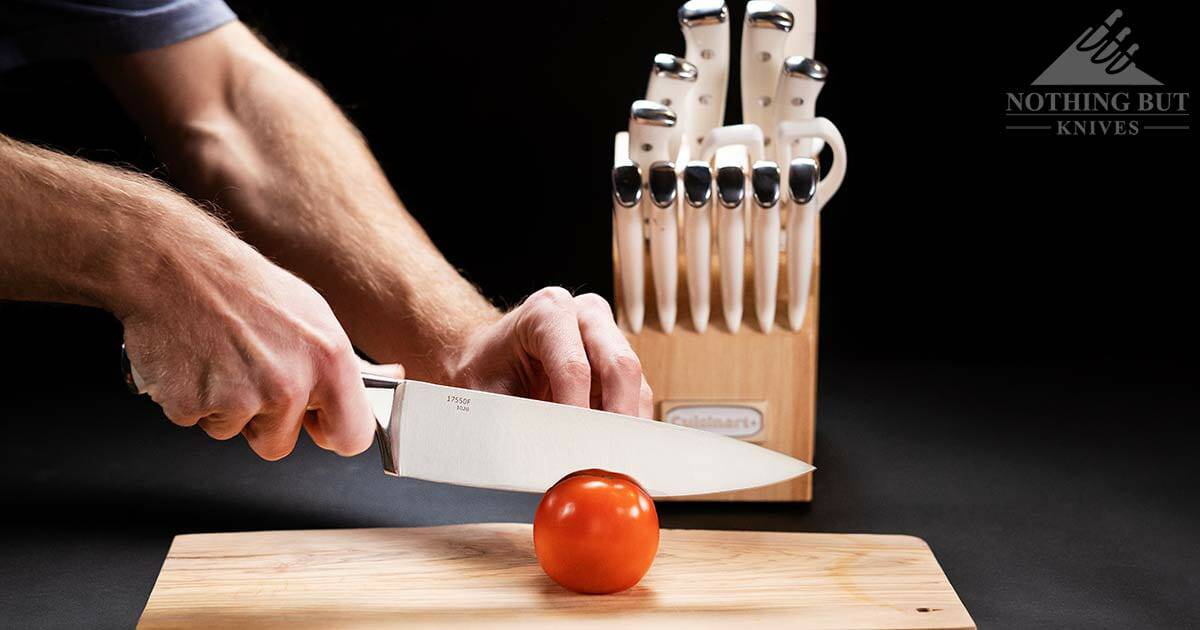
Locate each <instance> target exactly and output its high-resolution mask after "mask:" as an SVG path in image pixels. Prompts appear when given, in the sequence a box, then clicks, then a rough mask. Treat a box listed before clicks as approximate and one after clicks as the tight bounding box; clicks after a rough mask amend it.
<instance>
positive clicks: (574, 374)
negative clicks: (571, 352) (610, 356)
mask: <svg viewBox="0 0 1200 630" xmlns="http://www.w3.org/2000/svg"><path fill="white" fill-rule="evenodd" d="M561 369H562V375H563V377H564V378H565V379H567V380H568V381H571V382H575V383H590V382H591V380H592V366H591V364H589V363H588V361H587V358H585V357H580V356H572V357H569V358H567V360H566V361H564V362H563V364H562V368H561Z"/></svg>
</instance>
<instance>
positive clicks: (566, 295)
mask: <svg viewBox="0 0 1200 630" xmlns="http://www.w3.org/2000/svg"><path fill="white" fill-rule="evenodd" d="M571 299H572V298H571V293H570V292H569V291H567V290H566V289H564V288H562V287H545V288H543V289H538V290H537V292H535V293H534V294H533V295H531V296H529V301H530V302H533V303H534V304H546V305H549V306H553V307H557V308H559V309H566V308H569V307H570V304H571Z"/></svg>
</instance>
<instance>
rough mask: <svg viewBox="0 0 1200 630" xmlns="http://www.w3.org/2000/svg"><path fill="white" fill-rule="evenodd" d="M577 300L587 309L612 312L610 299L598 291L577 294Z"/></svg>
mask: <svg viewBox="0 0 1200 630" xmlns="http://www.w3.org/2000/svg"><path fill="white" fill-rule="evenodd" d="M575 302H576V303H577V304H579V305H580V306H582V307H584V308H587V309H591V310H597V311H604V312H605V313H609V314H611V313H612V308H611V307H610V306H609V305H608V300H606V299H604V298H603V297H601V296H600V295H599V294H596V293H584V294H583V295H580V296H577V297H576V298H575Z"/></svg>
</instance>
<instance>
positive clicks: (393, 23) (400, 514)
mask: <svg viewBox="0 0 1200 630" xmlns="http://www.w3.org/2000/svg"><path fill="white" fill-rule="evenodd" d="M231 4H232V5H233V6H234V8H235V9H236V10H237V11H238V12H239V14H240V15H241V16H242V17H243V19H244V20H246V21H247V22H248V23H250V24H251V25H252V26H254V27H255V28H257V29H259V30H260V31H261V32H262V33H263V34H264V35H265V36H266V37H267V38H268V39H270V41H271V42H272V43H273V44H274V45H275V46H276V47H278V48H279V49H280V50H282V51H283V53H284V54H285V56H286V57H287V58H288V59H290V60H292V61H293V62H295V63H297V64H298V65H299V66H301V67H302V68H304V69H305V70H306V71H307V72H309V73H310V74H311V75H313V76H314V77H315V78H316V79H317V80H319V81H320V82H321V83H322V84H323V85H324V86H325V87H326V88H327V89H328V90H329V91H330V92H331V94H332V95H333V97H334V98H335V100H337V102H338V103H340V104H341V105H342V106H343V107H345V108H346V110H347V112H348V114H349V115H350V117H351V118H352V119H353V120H354V122H355V123H356V124H358V125H359V126H360V128H361V129H362V130H363V132H364V134H365V135H366V137H367V139H368V140H369V142H370V144H371V146H372V147H373V149H374V150H375V151H376V154H377V155H378V157H379V159H380V161H381V162H382V163H383V165H384V168H385V170H386V171H387V173H388V175H389V177H390V178H391V180H392V182H393V184H394V185H395V186H396V188H397V189H398V191H399V192H400V195H401V198H403V199H404V200H405V202H406V203H407V205H408V207H409V209H410V211H411V212H412V213H413V214H414V215H416V216H417V217H418V219H420V221H421V222H422V224H423V225H425V227H426V228H427V229H428V230H429V232H430V234H431V236H432V237H433V239H434V240H435V241H436V242H437V243H438V244H439V245H440V246H441V247H442V249H443V251H444V252H445V253H446V255H447V257H448V258H449V259H450V260H451V261H452V262H453V263H454V264H455V265H457V266H458V267H460V268H462V269H463V270H464V273H465V274H466V275H467V276H468V277H469V278H470V279H471V280H472V281H474V282H476V283H478V284H479V285H480V286H481V287H482V288H483V290H484V291H485V292H486V293H487V294H488V295H489V296H491V297H492V298H493V299H495V300H496V301H497V302H498V303H501V304H512V303H514V302H516V301H518V300H520V299H521V298H522V297H523V296H524V295H526V294H528V293H529V292H531V291H533V290H535V289H536V288H538V287H541V286H544V285H547V284H562V285H564V286H568V287H571V288H573V289H577V290H592V291H598V292H600V293H602V294H605V295H611V275H610V266H609V265H610V263H609V242H610V241H609V238H610V237H609V229H610V228H609V212H610V209H609V206H608V195H609V191H608V169H609V167H610V151H611V141H612V134H613V133H614V132H615V131H616V130H618V129H619V128H621V127H622V126H623V125H624V124H625V117H626V113H627V108H628V105H629V103H630V102H631V101H632V100H633V99H635V98H637V97H638V96H639V95H640V93H641V91H642V90H644V88H645V81H646V76H647V74H648V67H649V61H650V58H651V56H652V55H653V54H654V53H655V52H659V51H665V52H680V51H681V50H682V39H681V38H680V36H679V34H678V30H677V28H676V26H675V21H674V12H675V8H676V6H677V2H675V1H673V0H670V1H657V0H655V1H653V2H651V1H645V0H639V1H637V2H633V1H629V2H594V3H581V2H558V3H549V2H547V3H510V4H506V5H497V4H495V3H490V4H484V3H479V4H477V5H472V4H471V3H456V4H454V5H446V4H436V3H395V6H400V7H402V8H401V9H400V10H398V11H392V12H388V13H385V12H384V11H383V10H382V9H381V8H380V6H381V4H382V3H371V2H357V1H352V0H343V1H342V2H339V3H336V5H330V4H329V3H312V4H309V3H292V2H287V3H284V2H259V3H251V2H231ZM731 5H732V6H731V9H732V12H733V18H734V23H735V24H737V23H739V22H740V19H741V15H742V8H741V5H742V3H731ZM451 7H453V8H451ZM1114 8H1118V7H1116V6H1108V5H1096V4H1094V3H1085V2H1076V3H1065V2H1063V3H1060V2H1055V3H1047V2H1015V3H1006V4H1004V5H974V4H970V3H959V4H951V5H946V6H936V5H934V4H933V3H865V2H859V3H849V2H843V3H838V4H837V5H834V3H832V2H823V3H821V5H820V7H819V12H818V13H819V15H820V22H819V31H820V32H819V34H818V41H817V56H818V57H819V58H820V59H821V60H823V61H825V62H826V63H827V64H828V65H829V66H830V68H831V70H832V76H831V79H830V81H829V83H828V85H827V86H826V88H825V90H824V92H823V93H822V95H821V99H820V104H819V105H818V111H819V113H820V114H822V115H824V116H827V117H829V118H831V119H832V120H834V121H835V122H836V123H837V124H838V126H839V128H840V129H841V130H842V132H843V134H844V136H845V139H846V143H847V146H848V150H849V154H850V162H851V163H850V165H849V172H848V176H847V179H846V182H845V185H844V186H843V188H842V190H841V192H839V193H838V197H837V198H836V199H835V200H834V201H833V202H832V203H831V204H830V205H829V206H828V207H827V211H826V212H825V213H824V214H823V217H822V222H823V223H822V229H823V238H824V240H823V243H822V256H823V269H822V284H821V288H822V296H821V299H822V302H821V339H820V351H821V379H820V387H821V391H820V406H819V427H820V429H819V431H818V438H817V439H818V442H817V453H818V454H817V463H818V465H819V466H820V467H821V473H820V474H818V475H817V477H816V484H817V489H816V493H817V497H818V499H817V501H816V502H815V503H814V504H813V506H812V509H811V512H810V511H808V510H807V509H791V508H786V507H785V508H780V509H774V508H769V507H765V506H757V507H755V506H742V507H737V508H731V507H729V506H719V507H713V506H708V507H705V506H698V507H695V508H686V507H683V506H673V507H670V508H667V507H664V509H663V515H664V519H665V520H664V524H666V525H669V526H704V527H712V526H717V527H730V528H740V527H761V528H770V529H806V530H816V531H880V532H911V533H914V534H917V535H920V536H923V537H925V538H926V539H927V540H929V541H930V543H931V544H932V545H933V546H934V549H935V550H936V551H937V552H938V555H939V558H940V559H941V560H942V562H943V564H944V566H945V567H947V571H948V573H949V575H950V577H951V580H952V581H953V582H954V583H955V585H956V586H957V587H958V588H959V592H960V594H962V596H963V599H964V601H965V602H966V603H967V605H968V607H969V608H970V609H971V611H972V613H973V614H974V615H975V617H976V619H977V620H978V621H980V622H981V624H982V625H983V626H984V627H1039V626H1040V627H1064V626H1070V625H1076V624H1080V625H1085V624H1086V625H1089V626H1090V627H1099V626H1110V627H1130V626H1144V627H1149V626H1152V625H1162V626H1179V625H1187V624H1186V622H1185V621H1184V620H1186V619H1194V618H1195V615H1196V611H1195V602H1194V593H1195V588H1196V583H1195V574H1194V567H1195V560H1196V558H1195V555H1196V551H1195V546H1194V544H1191V543H1192V542H1194V537H1195V533H1196V532H1197V531H1200V530H1198V529H1197V527H1198V525H1197V523H1200V518H1198V515H1197V513H1196V508H1195V502H1194V496H1195V494H1194V492H1195V488H1196V476H1195V473H1194V466H1193V461H1194V456H1193V455H1192V453H1191V448H1190V444H1191V443H1192V442H1191V441H1190V439H1191V437H1190V436H1191V434H1192V433H1193V431H1192V430H1191V424H1192V423H1193V422H1194V421H1195V419H1196V418H1197V417H1200V405H1198V404H1197V390H1198V389H1200V388H1197V387H1196V385H1197V383H1200V378H1198V374H1197V370H1196V368H1195V361H1194V359H1193V357H1194V356H1196V353H1197V351H1198V350H1200V347H1198V344H1197V335H1196V332H1195V327H1196V324H1195V322H1196V321H1197V308H1196V306H1195V301H1196V295H1195V294H1196V285H1197V282H1196V272H1197V268H1198V265H1197V260H1196V257H1197V254H1196V251H1197V248H1196V246H1195V244H1194V243H1195V237H1194V234H1195V231H1194V229H1193V225H1194V224H1195V223H1196V222H1195V220H1194V218H1193V216H1192V215H1193V214H1194V212H1195V206H1196V204H1195V201H1194V200H1193V199H1192V196H1191V193H1192V190H1193V182H1194V180H1195V173H1196V156H1195V149H1194V145H1195V142H1194V140H1193V137H1192V132H1190V131H1189V132H1184V133H1174V134H1165V133H1160V134H1152V133H1149V132H1146V133H1143V134H1141V135H1138V136H1135V137H1095V138H1063V137H1049V136H1044V135H1031V134H1029V133H1021V132H1006V131H1005V130H1004V125H1005V119H1004V116H1003V113H1004V107H1005V92H1006V91H1007V90H1015V89H1021V88H1024V87H1026V86H1028V85H1029V83H1030V82H1031V81H1032V80H1033V79H1034V77H1036V76H1037V75H1038V74H1039V73H1040V72H1041V71H1042V70H1043V69H1044V68H1045V67H1046V65H1047V64H1049V62H1050V61H1051V60H1052V59H1054V58H1055V57H1056V56H1057V55H1058V54H1059V53H1060V52H1061V51H1062V50H1063V48H1065V47H1066V46H1067V44H1069V43H1070V42H1071V41H1073V39H1074V38H1075V37H1076V36H1077V35H1078V34H1079V33H1080V32H1081V31H1082V30H1083V29H1084V28H1086V27H1087V26H1090V25H1092V24H1094V23H1096V22H1098V21H1099V20H1101V19H1103V18H1104V17H1105V16H1106V15H1108V13H1109V12H1110V11H1111V10H1112V9H1114ZM1119 8H1122V9H1124V10H1125V12H1126V16H1127V17H1128V19H1129V20H1130V22H1131V24H1132V25H1133V27H1134V29H1135V34H1136V37H1137V40H1138V41H1139V42H1140V43H1141V49H1140V50H1139V52H1138V64H1139V66H1140V67H1142V68H1144V69H1146V70H1147V71H1148V72H1150V73H1151V74H1152V75H1154V76H1155V77H1156V78H1158V79H1160V80H1162V81H1163V82H1164V83H1165V84H1166V85H1167V86H1169V87H1171V88H1173V89H1177V90H1180V91H1191V90H1192V85H1191V83H1190V82H1191V81H1192V73H1193V72H1194V65H1195V64H1194V59H1195V50H1194V42H1193V39H1192V38H1190V29H1191V27H1192V25H1191V24H1190V23H1189V22H1187V21H1186V20H1183V19H1181V16H1180V15H1179V14H1178V9H1176V5H1173V4H1171V3H1166V2H1159V3H1136V4H1134V3H1129V4H1127V5H1125V6H1123V7H1119ZM739 35H740V33H738V29H736V28H735V29H734V37H735V39H736V38H737V37H739ZM734 49H735V50H736V49H737V44H736V42H735V44H734ZM736 75H737V72H736V68H734V72H733V76H734V80H735V83H734V85H736ZM731 94H736V91H731ZM738 110H739V107H738V103H737V98H731V99H730V109H729V112H728V115H729V118H730V119H731V120H736V119H737V118H738V117H739V111H738ZM1188 122H1189V123H1190V120H1189V121H1188ZM0 131H3V132H4V133H7V134H10V135H13V136H15V137H18V138H22V139H26V140H31V141H37V142H42V143H46V144H49V145H52V146H56V147H59V148H62V149H63V150H66V151H69V152H72V153H76V154H79V155H82V156H84V157H88V158H91V159H98V160H105V161H110V162H121V163H128V164H132V165H134V166H136V167H138V168H142V169H147V170H153V169H157V168H158V165H157V162H156V160H155V159H154V156H153V155H152V153H151V152H150V151H149V150H148V149H147V148H146V147H145V145H144V143H143V142H142V140H141V137H140V134H139V133H138V131H137V130H136V128H135V127H134V126H133V125H132V124H131V123H130V122H129V121H128V120H127V119H126V118H125V117H124V116H123V115H122V114H121V112H120V110H119V109H118V108H117V107H116V106H115V105H114V104H113V103H112V101H111V99H109V97H108V96H107V95H106V94H105V92H104V90H103V88H102V87H101V86H99V85H98V84H97V83H96V82H95V81H94V79H92V78H91V77H90V76H89V74H88V73H87V72H86V70H85V69H84V68H82V67H81V66H80V65H79V64H71V63H55V64H47V65H43V66H39V67H34V68H27V69H23V70H19V71H16V72H12V73H9V74H8V75H5V76H0ZM530 169H532V171H531V170H530ZM160 172H161V171H160ZM530 172H532V173H534V175H533V177H532V178H530V176H529V175H528V173H530ZM164 175H168V174H164ZM135 240H136V238H134V241H135ZM47 246H52V244H47ZM0 335H2V337H0V339H2V340H3V342H4V344H5V348H6V350H7V352H6V358H7V365H8V367H9V368H10V372H11V373H10V375H9V376H8V377H7V378H6V379H4V380H3V381H2V382H0V398H3V399H4V400H5V401H6V402H7V403H9V404H7V405H5V406H0V427H3V428H4V430H5V431H6V432H7V434H6V437H5V441H4V445H3V448H2V449H0V454H3V462H0V465H2V466H3V470H0V489H3V496H4V497H5V499H6V501H8V502H10V504H11V506H13V507H14V510H15V511H14V513H16V514H20V515H21V516H19V517H17V518H11V517H10V521H9V526H10V529H9V530H7V531H6V533H4V534H3V538H4V539H6V540H10V541H12V544H11V545H9V548H7V549H0V551H2V552H3V554H2V555H3V557H4V558H5V562H0V568H3V567H12V569H11V571H8V569H5V571H0V583H4V584H6V587H5V589H4V591H5V593H6V594H5V595H4V596H0V603H3V602H5V601H7V602H8V603H10V604H12V605H15V606H17V609H18V610H20V611H22V612H23V614H26V615H28V616H29V617H28V619H30V620H42V622H43V624H45V625H53V624H49V623H46V621H45V620H46V619H59V620H60V621H61V619H68V620H70V622H63V623H64V625H75V626H79V625H92V626H97V627H98V626H107V625H114V626H127V625H130V624H131V623H132V622H133V620H134V619H136V615H137V612H138V610H139V609H140V606H141V604H142V603H143V602H144V601H145V597H146V595H147V593H148V592H149V588H150V585H151V583H152V581H153V577H154V575H155V572H156V571H157V568H158V564H157V563H158V562H159V561H160V560H161V558H162V554H163V553H165V549H166V545H167V544H168V542H169V540H170V536H171V535H174V534H176V533H180V532H186V531H213V530H223V529H248V528H291V527H345V526H364V525H394V524H425V523H432V522H447V521H455V520H486V519H490V520H514V519H515V520H520V519H525V518H528V513H529V510H530V509H531V506H532V503H531V502H530V501H529V500H527V499H513V498H511V497H503V496H497V495H496V494H494V493H493V494H488V493H480V492H473V491H465V490H453V491H452V490H449V489H445V488H442V489H431V488H430V487H429V485H428V484H426V485H422V484H419V483H408V484H405V483H400V484H395V483H394V482H391V481H390V480H379V479H377V477H379V476H378V473H377V471H376V470H375V466H377V464H376V462H375V461H374V455H373V454H366V455H364V456H363V457H360V458H358V459H355V460H351V461H350V462H349V463H347V462H342V461H340V460H336V458H333V457H332V456H328V457H326V456H325V454H322V453H318V452H315V450H314V449H313V448H312V447H311V445H302V447H301V448H300V449H298V451H297V453H296V454H294V455H293V456H291V457H289V458H288V460H285V461H284V462H280V463H277V464H266V463H263V462H258V461H256V460H254V458H253V456H252V455H251V454H249V452H248V450H247V449H245V448H244V446H242V445H240V444H227V445H216V444H212V443H211V442H210V441H208V440H206V439H204V438H203V436H201V435H198V434H195V433H194V432H193V433H188V432H181V431H177V430H175V429H174V428H173V427H169V426H168V425H167V423H166V422H165V420H162V419H161V418H158V417H155V416H156V412H155V411H154V409H153V407H152V405H150V404H149V403H147V402H145V401H141V402H136V401H132V400H131V399H130V398H129V397H128V396H127V395H125V394H124V393H123V392H122V390H121V386H120V384H119V379H118V376H117V367H116V363H115V353H116V348H117V344H118V343H119V339H120V330H119V327H118V326H117V324H116V323H115V322H114V321H113V320H112V319H111V318H109V317H108V316H107V315H104V314H101V313H97V312H93V311H89V310H87V309H79V308H73V307H53V306H44V305H25V304H4V303H0ZM64 383H69V387H67V388H65V389H64ZM43 387H44V388H45V390H46V391H45V392H39V391H38V390H39V389H43ZM10 409H13V410H15V411H14V412H13V413H12V415H11V416H9V415H8V412H9V410H10ZM40 423H44V424H40ZM104 423H108V425H107V426H104ZM64 438H65V439H70V440H73V442H62V441H61V440H63V439H64ZM73 450H74V452H73ZM72 452H73V454H72ZM387 484H392V485H387ZM368 489H369V491H368ZM377 492H386V493H390V494H385V495H380V496H384V497H385V498H386V499H387V500H386V502H385V503H386V504H387V505H388V507H387V509H384V510H381V509H380V506H379V505H378V502H377V501H375V500H374V499H373V496H374V495H373V494H372V493H377ZM84 541H87V542H84ZM27 585H28V586H27ZM64 592H70V593H75V594H76V597H75V598H74V599H73V601H72V602H67V603H65V604H64V602H62V601H61V600H62V598H61V597H59V596H57V595H55V594H61V593H64ZM1189 593H1191V596H1189ZM4 597H8V599H7V600H5V599H4ZM110 602H111V603H110ZM106 606H108V607H109V608H108V609H105V608H104V607H106ZM0 609H3V607H2V606H0ZM101 610H106V612H104V613H103V615H104V616H102V617H101V618H100V619H102V620H103V621H97V622H95V623H81V622H80V619H89V618H90V617H89V615H99V614H101V613H100V612H98V611H101ZM56 615H60V616H61V618H60V617H56ZM1123 615H1124V616H1123ZM0 619H3V617H0ZM0 625H3V624H0ZM22 625H24V626H30V625H40V624H36V623H34V622H32V621H29V622H27V623H23V624H22Z"/></svg>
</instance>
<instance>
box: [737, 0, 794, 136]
mask: <svg viewBox="0 0 1200 630" xmlns="http://www.w3.org/2000/svg"><path fill="white" fill-rule="evenodd" d="M792 24H793V18H792V13H791V12H790V11H788V10H787V9H786V8H785V7H784V6H783V5H780V4H777V3H775V2H770V1H768V0H751V1H750V2H748V3H746V20H745V22H744V23H743V25H742V56H741V64H742V65H741V67H742V122H744V123H746V124H751V125H758V126H759V127H760V128H762V130H763V131H764V132H765V133H771V130H773V129H774V128H775V107H774V99H775V86H776V84H777V83H778V81H779V69H780V68H781V67H782V66H783V59H784V45H785V44H786V43H787V37H788V32H789V31H791V30H792ZM773 153H774V151H773V150H772V148H771V147H770V145H769V144H768V146H767V158H768V159H771V158H772V157H773Z"/></svg>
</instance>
